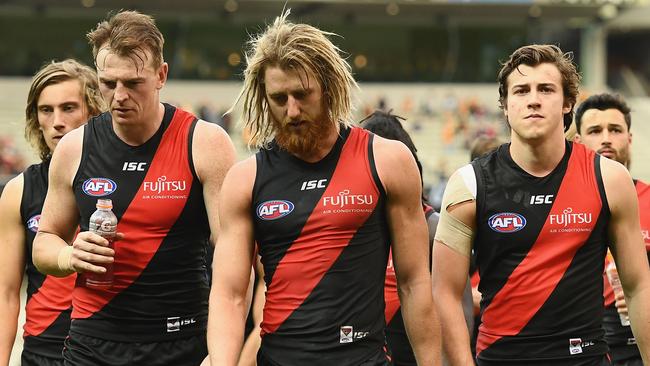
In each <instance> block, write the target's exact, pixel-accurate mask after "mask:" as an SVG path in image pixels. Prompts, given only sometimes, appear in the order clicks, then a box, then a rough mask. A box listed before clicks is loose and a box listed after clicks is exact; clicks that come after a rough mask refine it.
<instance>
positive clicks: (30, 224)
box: [27, 214, 41, 233]
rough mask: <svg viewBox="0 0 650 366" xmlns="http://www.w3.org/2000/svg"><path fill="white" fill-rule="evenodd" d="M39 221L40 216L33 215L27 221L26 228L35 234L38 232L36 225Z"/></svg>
mask: <svg viewBox="0 0 650 366" xmlns="http://www.w3.org/2000/svg"><path fill="white" fill-rule="evenodd" d="M40 221H41V215H40V214H38V215H34V216H32V217H30V218H29V220H27V228H28V229H29V230H30V231H31V232H34V233H35V232H37V231H38V223H39V222H40Z"/></svg>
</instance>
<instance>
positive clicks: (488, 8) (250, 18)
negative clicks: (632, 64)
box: [0, 0, 650, 28]
mask: <svg viewBox="0 0 650 366" xmlns="http://www.w3.org/2000/svg"><path fill="white" fill-rule="evenodd" d="M649 2H650V0H290V1H281V0H183V1H178V0H108V1H106V0H57V1H50V0H0V15H2V14H5V15H11V14H29V13H39V14H55V15H63V14H65V15H67V16H70V17H85V16H92V17H98V16H99V17H102V16H103V15H105V14H106V13H107V12H108V11H110V10H117V9H137V10H141V11H143V12H147V13H150V14H154V15H156V16H157V17H167V16H168V17H189V18H214V19H215V20H219V21H227V22H232V23H244V22H260V21H267V22H268V21H270V20H271V19H272V18H273V17H274V16H276V15H278V14H280V12H281V11H282V9H283V8H284V7H285V6H286V7H288V8H291V9H292V17H293V18H294V19H301V20H303V21H310V22H313V21H317V22H321V21H322V22H330V23H331V22H345V23H349V22H358V23H376V22H385V23H386V24H387V25H389V24H400V23H401V24H404V23H408V24H430V23H431V22H436V21H454V22H458V23H465V22H471V23H473V24H494V23H499V24H503V23H506V24H521V23H526V22H530V21H534V20H541V21H545V22H546V21H550V22H552V21H562V22H565V23H569V24H575V25H576V27H580V25H581V24H586V23H588V22H593V21H595V20H596V21H598V20H604V21H609V20H612V19H613V20H616V18H617V16H618V15H619V14H624V13H625V12H626V9H630V8H635V9H636V8H638V7H645V8H647V6H644V5H647V4H648V3H649ZM646 10H647V9H646ZM629 13H630V14H631V15H629V16H632V17H634V19H635V24H636V23H639V24H645V25H646V27H648V28H650V16H648V15H647V14H650V10H649V12H647V13H646V15H645V16H639V15H637V13H638V12H637V11H631V12H629ZM625 16H628V15H625ZM625 23H627V21H621V25H624V24H625ZM617 24H618V23H617Z"/></svg>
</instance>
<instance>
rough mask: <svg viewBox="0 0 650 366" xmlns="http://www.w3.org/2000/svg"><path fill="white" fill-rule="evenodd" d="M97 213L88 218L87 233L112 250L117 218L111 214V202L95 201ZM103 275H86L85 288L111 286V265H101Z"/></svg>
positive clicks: (104, 200) (107, 200) (106, 200)
mask: <svg viewBox="0 0 650 366" xmlns="http://www.w3.org/2000/svg"><path fill="white" fill-rule="evenodd" d="M95 207H97V211H95V212H93V214H92V215H91V216H90V223H89V225H88V227H89V231H90V232H92V233H95V234H97V235H99V236H101V237H103V238H105V239H107V240H108V247H109V248H111V249H113V241H114V240H115V234H116V233H117V217H116V216H115V214H114V213H113V211H112V209H113V202H112V201H111V200H109V199H98V200H97V205H96V206H95ZM102 266H103V267H104V268H106V272H104V273H90V272H88V273H86V286H87V287H91V288H98V289H106V288H109V287H111V286H113V263H107V264H103V265H102Z"/></svg>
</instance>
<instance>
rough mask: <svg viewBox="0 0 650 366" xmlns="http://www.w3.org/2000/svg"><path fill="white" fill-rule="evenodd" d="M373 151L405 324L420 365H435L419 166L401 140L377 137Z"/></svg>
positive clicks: (434, 326)
mask: <svg viewBox="0 0 650 366" xmlns="http://www.w3.org/2000/svg"><path fill="white" fill-rule="evenodd" d="M374 153H375V161H376V165H377V172H378V174H379V177H380V179H381V181H382V183H383V185H384V187H385V189H386V193H387V196H388V199H387V204H386V210H387V216H388V221H389V226H390V232H391V243H392V249H393V261H394V264H395V272H396V275H397V284H398V294H399V298H400V303H401V305H402V316H403V317H404V325H405V326H406V331H407V334H408V338H409V341H410V342H411V346H412V347H413V352H414V354H415V357H416V359H417V361H418V364H419V365H433V364H438V363H439V361H440V334H439V333H440V324H439V322H438V318H437V316H436V312H435V309H434V307H433V299H432V295H431V277H430V276H429V268H428V267H429V264H428V263H427V255H426V253H428V252H429V241H428V231H427V224H426V221H425V218H424V215H423V213H422V203H421V198H420V197H421V187H422V184H421V181H420V176H419V173H418V170H417V166H416V164H415V160H414V159H413V157H412V155H411V153H410V152H409V151H408V149H407V148H406V147H405V146H404V145H403V144H401V143H399V142H395V141H388V140H385V139H382V138H379V137H375V141H374ZM423 254H424V255H423Z"/></svg>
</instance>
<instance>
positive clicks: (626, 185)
mask: <svg viewBox="0 0 650 366" xmlns="http://www.w3.org/2000/svg"><path fill="white" fill-rule="evenodd" d="M600 161H601V169H602V172H603V181H604V185H605V192H606V195H607V201H608V203H609V209H610V212H611V220H610V224H609V235H610V239H611V241H610V242H611V243H612V245H611V249H612V254H613V255H614V259H615V261H616V266H617V268H618V273H619V276H620V278H621V282H622V284H623V291H624V292H625V301H626V302H627V305H628V311H629V315H630V323H631V325H632V331H633V333H634V336H635V338H636V340H637V345H638V347H639V351H640V352H641V357H642V358H643V361H644V363H650V312H648V311H647V309H648V308H650V271H648V259H647V256H646V251H645V245H644V243H643V238H642V236H641V226H640V224H639V211H638V202H637V196H636V190H635V189H634V185H633V184H632V179H631V178H630V176H629V173H628V171H627V170H626V169H625V168H624V167H623V166H622V165H620V164H618V163H616V162H613V161H611V160H609V159H600Z"/></svg>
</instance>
